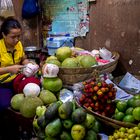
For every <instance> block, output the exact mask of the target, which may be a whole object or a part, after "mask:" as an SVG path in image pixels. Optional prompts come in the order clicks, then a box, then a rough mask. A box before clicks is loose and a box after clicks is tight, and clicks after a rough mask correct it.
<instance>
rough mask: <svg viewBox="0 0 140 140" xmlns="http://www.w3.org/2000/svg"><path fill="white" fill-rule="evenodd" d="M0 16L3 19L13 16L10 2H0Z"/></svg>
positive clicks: (12, 7) (10, 0) (8, 0)
mask: <svg viewBox="0 0 140 140" xmlns="http://www.w3.org/2000/svg"><path fill="white" fill-rule="evenodd" d="M0 15H1V16H4V17H8V16H15V11H14V6H13V3H12V0H0Z"/></svg>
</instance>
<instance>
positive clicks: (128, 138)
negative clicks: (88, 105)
mask: <svg viewBox="0 0 140 140" xmlns="http://www.w3.org/2000/svg"><path fill="white" fill-rule="evenodd" d="M109 140H140V123H139V124H138V125H137V126H135V127H132V128H125V127H121V128H119V129H118V130H115V132H114V133H113V134H112V135H110V136H109Z"/></svg>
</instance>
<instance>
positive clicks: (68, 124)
mask: <svg viewBox="0 0 140 140" xmlns="http://www.w3.org/2000/svg"><path fill="white" fill-rule="evenodd" d="M62 124H63V126H64V128H66V129H71V127H72V125H73V121H72V120H71V119H66V120H63V122H62Z"/></svg>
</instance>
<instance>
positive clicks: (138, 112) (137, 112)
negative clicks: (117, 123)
mask: <svg viewBox="0 0 140 140" xmlns="http://www.w3.org/2000/svg"><path fill="white" fill-rule="evenodd" d="M133 116H134V118H135V120H137V121H140V107H136V108H134V110H133Z"/></svg>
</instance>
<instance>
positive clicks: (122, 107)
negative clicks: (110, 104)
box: [116, 101, 127, 112]
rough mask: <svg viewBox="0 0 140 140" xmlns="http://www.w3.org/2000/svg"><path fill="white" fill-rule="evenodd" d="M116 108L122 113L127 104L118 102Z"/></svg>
mask: <svg viewBox="0 0 140 140" xmlns="http://www.w3.org/2000/svg"><path fill="white" fill-rule="evenodd" d="M116 107H117V109H118V110H119V111H120V112H124V111H125V110H126V108H127V102H126V101H118V102H117V105H116Z"/></svg>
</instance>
